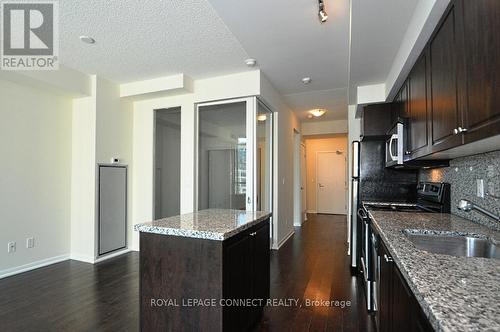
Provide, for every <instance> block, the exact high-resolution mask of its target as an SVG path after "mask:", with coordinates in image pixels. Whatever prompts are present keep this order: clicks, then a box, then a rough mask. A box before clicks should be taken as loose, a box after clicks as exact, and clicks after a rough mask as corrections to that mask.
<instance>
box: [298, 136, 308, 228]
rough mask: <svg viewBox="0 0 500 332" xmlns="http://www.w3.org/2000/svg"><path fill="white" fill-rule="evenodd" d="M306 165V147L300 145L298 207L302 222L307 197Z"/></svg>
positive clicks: (304, 215) (304, 218)
mask: <svg viewBox="0 0 500 332" xmlns="http://www.w3.org/2000/svg"><path fill="white" fill-rule="evenodd" d="M306 165H307V163H306V147H305V145H304V144H301V145H300V206H301V212H302V213H301V218H302V222H303V221H305V220H306V219H307V213H306V210H307V196H306V183H307V166H306Z"/></svg>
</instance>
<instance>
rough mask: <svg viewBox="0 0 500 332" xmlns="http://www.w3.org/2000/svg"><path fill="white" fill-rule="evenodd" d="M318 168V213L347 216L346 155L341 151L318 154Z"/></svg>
mask: <svg viewBox="0 0 500 332" xmlns="http://www.w3.org/2000/svg"><path fill="white" fill-rule="evenodd" d="M316 167H317V170H316V177H317V181H316V185H317V195H316V205H317V207H316V210H317V212H318V213H328V214H346V196H345V187H346V185H345V183H346V182H345V177H346V174H345V173H346V172H345V171H346V169H345V155H344V153H343V152H341V151H337V152H318V154H317V158H316Z"/></svg>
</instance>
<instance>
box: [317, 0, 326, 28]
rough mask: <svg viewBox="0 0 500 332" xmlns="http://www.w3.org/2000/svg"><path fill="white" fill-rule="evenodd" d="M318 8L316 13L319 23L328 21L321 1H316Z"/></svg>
mask: <svg viewBox="0 0 500 332" xmlns="http://www.w3.org/2000/svg"><path fill="white" fill-rule="evenodd" d="M318 6H319V11H318V18H319V21H320V23H324V22H326V20H328V14H327V13H326V11H325V3H324V2H323V0H318Z"/></svg>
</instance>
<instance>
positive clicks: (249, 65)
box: [245, 58, 257, 67]
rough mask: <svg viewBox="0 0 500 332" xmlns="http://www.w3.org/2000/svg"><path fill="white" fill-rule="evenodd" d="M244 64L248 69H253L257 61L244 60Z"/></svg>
mask: <svg viewBox="0 0 500 332" xmlns="http://www.w3.org/2000/svg"><path fill="white" fill-rule="evenodd" d="M245 64H246V65H247V66H248V67H255V65H256V64H257V60H255V59H252V58H250V59H246V60H245Z"/></svg>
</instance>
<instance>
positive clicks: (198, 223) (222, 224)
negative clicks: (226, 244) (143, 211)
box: [134, 209, 271, 241]
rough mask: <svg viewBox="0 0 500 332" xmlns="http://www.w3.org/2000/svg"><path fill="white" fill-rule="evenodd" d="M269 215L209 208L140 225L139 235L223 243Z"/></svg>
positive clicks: (136, 227)
mask: <svg viewBox="0 0 500 332" xmlns="http://www.w3.org/2000/svg"><path fill="white" fill-rule="evenodd" d="M270 216H271V213H269V212H262V211H241V210H225V209H208V210H201V211H196V212H193V213H187V214H181V215H179V216H175V217H169V218H164V219H158V220H154V221H151V222H146V223H143V224H137V225H135V226H134V229H135V230H136V231H139V232H145V233H155V234H162V235H173V236H182V237H190V238H198V239H206V240H217V241H223V240H225V239H228V238H230V237H232V236H234V235H236V234H238V233H240V232H242V231H244V230H245V229H248V228H250V227H252V226H253V225H255V224H258V223H259V222H261V221H264V220H266V219H267V218H269V217H270Z"/></svg>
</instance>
